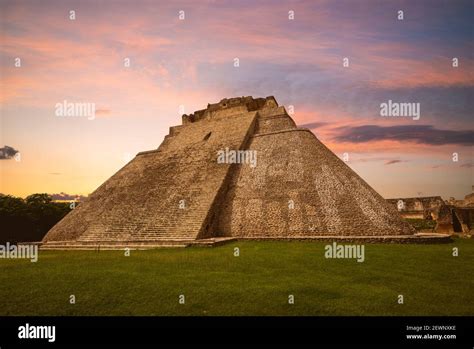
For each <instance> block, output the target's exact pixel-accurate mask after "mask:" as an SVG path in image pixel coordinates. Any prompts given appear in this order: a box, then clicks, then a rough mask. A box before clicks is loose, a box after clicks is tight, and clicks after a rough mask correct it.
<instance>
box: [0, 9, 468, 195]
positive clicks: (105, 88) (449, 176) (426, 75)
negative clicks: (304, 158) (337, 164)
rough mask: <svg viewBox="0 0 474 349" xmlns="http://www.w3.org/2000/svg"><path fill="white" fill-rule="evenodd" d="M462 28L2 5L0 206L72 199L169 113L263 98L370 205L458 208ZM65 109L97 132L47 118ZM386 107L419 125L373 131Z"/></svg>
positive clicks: (344, 13) (444, 12)
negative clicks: (358, 184) (7, 200)
mask: <svg viewBox="0 0 474 349" xmlns="http://www.w3.org/2000/svg"><path fill="white" fill-rule="evenodd" d="M71 10H73V11H75V14H76V19H75V20H70V18H69V16H70V11H71ZM399 10H402V11H403V14H404V19H403V20H398V19H397V16H398V13H397V12H398V11H399ZM179 11H184V15H185V19H184V20H180V19H179V17H178V16H179ZM289 11H294V20H290V19H289V18H288V17H289V15H288V12H289ZM473 23H474V1H457V0H449V1H438V0H430V1H418V0H412V1H380V0H372V1H353V0H348V1H337V0H335V1H258V2H257V1H172V2H171V1H98V0H96V1H51V0H44V1H5V0H1V1H0V24H1V25H0V44H1V47H0V55H1V61H0V74H1V75H0V81H1V91H0V105H1V114H0V116H1V120H0V127H1V132H0V148H1V147H3V146H5V145H6V146H10V147H13V148H15V149H16V150H18V151H19V152H20V155H21V156H20V158H19V160H20V161H17V160H15V159H14V158H9V159H1V160H0V192H1V193H4V194H12V195H17V196H26V195H29V194H32V193H38V192H46V193H50V194H53V193H60V192H64V193H69V194H82V195H87V194H89V193H91V192H92V191H93V190H95V189H96V188H97V187H98V186H99V185H100V184H102V183H103V182H104V181H105V180H106V179H107V178H109V177H110V176H111V175H112V174H114V173H115V172H116V171H117V170H118V169H119V168H121V167H122V166H123V165H125V164H126V163H127V162H128V161H129V160H130V159H131V157H133V156H134V155H135V154H136V153H137V152H139V151H143V150H149V149H154V148H157V147H158V146H159V144H160V143H161V142H162V140H163V137H164V136H165V135H166V134H167V133H168V129H169V127H170V126H173V125H178V124H180V123H181V115H180V113H179V108H180V105H183V106H184V109H185V113H192V112H193V111H195V110H198V109H203V108H205V107H206V105H207V103H215V102H218V101H219V100H221V99H222V98H225V97H234V96H249V95H252V96H254V97H266V96H270V95H273V96H275V98H276V99H277V101H278V102H279V104H280V105H284V106H286V107H287V109H288V106H290V105H292V106H294V110H295V113H294V115H293V118H294V120H295V121H296V123H297V124H298V125H301V126H304V127H309V128H311V129H312V130H313V132H314V133H315V135H316V136H317V137H318V138H319V139H320V140H321V141H322V142H323V143H325V144H326V145H327V146H328V147H329V148H330V149H331V150H332V151H334V152H335V153H336V154H337V155H338V156H340V157H341V158H342V154H343V153H345V152H347V153H348V154H349V162H348V165H349V166H351V167H352V168H353V169H354V170H355V171H356V172H357V173H358V174H359V175H360V176H361V177H362V178H364V179H365V180H366V181H367V182H368V183H369V184H370V185H371V186H372V187H373V188H374V189H376V190H377V191H378V192H379V193H380V194H381V195H382V196H384V197H386V198H391V197H409V196H420V195H421V196H430V195H441V196H443V198H445V199H447V198H449V197H451V196H453V197H456V198H458V199H460V198H463V197H464V195H466V194H468V193H470V192H471V187H472V185H473V184H474V181H473V172H474V162H473V145H474V117H473V107H474V93H473V91H474V76H473V71H474V40H473V39H474V34H473V32H474V30H473ZM344 57H347V58H349V66H348V67H343V59H344ZM454 57H456V58H458V60H459V66H458V67H453V64H452V62H453V58H454ZM16 58H20V59H21V66H20V67H16V66H15V62H16V60H15V59H16ZM126 58H129V59H130V67H126V66H124V60H125V59H126ZM235 58H238V59H239V63H240V66H239V67H234V59H235ZM64 100H67V101H68V102H90V103H95V104H96V108H97V115H96V118H95V119H94V120H88V119H87V118H85V117H58V116H56V115H55V105H56V103H62V102H63V101H64ZM388 100H392V101H394V102H414V103H420V108H421V117H420V119H419V120H413V118H411V117H382V116H380V104H381V103H384V102H387V101H388ZM289 146H290V147H291V144H290V145H289ZM453 153H457V154H458V161H457V162H455V161H453Z"/></svg>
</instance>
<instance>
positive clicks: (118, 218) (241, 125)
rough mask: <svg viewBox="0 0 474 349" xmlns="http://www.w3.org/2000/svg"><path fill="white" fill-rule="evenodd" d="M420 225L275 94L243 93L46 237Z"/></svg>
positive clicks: (106, 187)
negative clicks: (403, 216) (403, 214)
mask: <svg viewBox="0 0 474 349" xmlns="http://www.w3.org/2000/svg"><path fill="white" fill-rule="evenodd" d="M223 154H226V155H225V157H220V156H221V155H223ZM232 154H234V155H236V154H237V156H234V157H233V156H232ZM239 154H240V155H241V156H240V158H239V156H238V155H239ZM252 155H254V159H253V160H255V161H254V162H253V163H252V162H249V161H248V160H249V159H252ZM245 156H247V157H245ZM219 159H221V160H222V159H224V161H219ZM238 159H240V161H237V160H238ZM242 159H245V160H246V161H242ZM236 162H238V163H236ZM414 233H415V231H414V230H413V228H412V227H411V226H410V225H409V224H408V223H406V222H405V221H403V220H402V219H401V217H400V216H399V214H398V212H397V210H396V209H395V208H394V207H393V206H392V205H390V204H389V203H387V202H386V200H384V199H383V198H382V197H381V196H380V195H379V194H378V193H377V192H376V191H375V190H374V189H372V188H371V187H370V186H369V185H368V184H367V183H366V182H365V181H364V180H363V179H361V178H360V177H359V176H358V175H357V174H356V173H355V172H354V171H353V170H352V169H351V168H350V167H348V166H347V165H346V164H345V163H344V162H343V161H342V160H340V159H339V158H338V157H337V156H336V155H335V154H334V153H332V152H331V151H330V150H329V149H328V148H326V146H324V144H322V143H321V142H320V141H319V140H318V139H317V138H316V136H315V135H314V134H313V133H312V132H311V131H310V130H308V129H305V128H298V127H297V126H296V125H295V122H294V121H293V120H292V118H291V117H290V116H289V115H288V114H287V112H286V111H285V108H284V107H280V106H278V103H277V102H276V100H275V98H274V97H266V98H256V99H254V98H252V97H238V98H230V99H223V100H222V101H220V102H219V103H216V104H209V105H208V106H207V108H206V109H203V110H199V111H196V112H195V113H194V114H191V115H183V117H182V125H179V126H174V127H171V128H170V132H169V135H167V136H166V137H165V139H164V141H163V143H162V144H161V145H160V147H159V148H158V149H156V150H151V151H145V152H141V153H138V154H137V156H136V157H135V158H134V159H133V160H132V161H130V162H129V163H128V164H127V165H125V166H124V167H123V168H122V169H120V170H119V171H118V172H117V173H116V174H114V175H113V176H112V177H111V178H110V179H108V180H107V181H106V182H105V183H103V184H102V185H101V186H100V187H99V188H97V190H96V191H94V192H93V193H92V194H91V195H90V196H89V198H88V199H87V200H86V201H84V202H82V203H81V204H80V205H78V206H77V208H76V209H74V210H73V211H71V212H70V213H69V214H68V215H67V216H66V217H64V219H62V220H61V221H60V222H59V223H58V224H56V225H55V226H54V227H53V228H52V229H51V230H50V231H49V232H48V234H47V235H46V236H45V237H44V239H43V245H44V246H54V244H57V245H61V244H63V245H64V244H74V245H75V246H81V245H84V246H91V245H101V244H102V245H103V246H105V245H113V244H138V245H140V244H142V245H150V246H151V245H154V244H156V245H160V244H166V242H168V243H172V242H175V243H176V242H183V243H186V242H192V241H204V240H206V239H220V238H254V239H255V238H257V239H267V238H278V239H286V238H295V239H299V238H301V239H307V238H314V239H319V238H334V237H372V238H380V237H397V236H399V237H401V236H412V235H413V234H414Z"/></svg>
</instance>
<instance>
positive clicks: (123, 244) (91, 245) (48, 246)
mask: <svg viewBox="0 0 474 349" xmlns="http://www.w3.org/2000/svg"><path fill="white" fill-rule="evenodd" d="M235 240H237V239H236V238H229V237H222V238H210V239H200V240H185V239H173V240H157V241H118V242H111V241H102V242H96V241H93V242H92V241H91V242H89V241H87V242H86V241H81V242H78V241H54V242H53V241H50V242H47V243H39V246H40V250H43V251H46V250H84V251H87V250H89V251H90V250H93V251H105V250H124V249H126V248H128V249H130V250H149V249H154V248H176V247H190V246H203V247H214V246H220V245H223V244H225V243H227V242H230V241H235ZM24 244H28V243H24Z"/></svg>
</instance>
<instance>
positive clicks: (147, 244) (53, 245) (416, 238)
mask: <svg viewBox="0 0 474 349" xmlns="http://www.w3.org/2000/svg"><path fill="white" fill-rule="evenodd" d="M238 240H241V241H245V240H254V241H325V242H333V241H335V242H340V243H349V242H351V243H359V244H372V243H374V244H377V243H384V244H386V243H392V244H442V243H450V242H452V241H453V240H452V239H451V236H450V235H446V234H427V233H419V234H415V235H393V236H389V235H385V236H330V235H326V236H322V235H319V236H291V237H258V236H255V237H242V238H234V237H219V238H209V239H200V240H183V239H174V240H162V241H133V242H131V241H130V242H127V241H120V242H110V241H103V242H77V241H61V242H59V241H57V242H56V241H55V242H47V243H43V244H41V243H39V246H40V249H41V250H94V251H101V250H102V251H104V250H123V249H125V248H129V249H131V250H149V249H154V248H177V247H192V246H200V247H214V246H220V245H223V244H226V243H229V242H235V241H238ZM23 244H28V243H23ZM36 244H38V243H36Z"/></svg>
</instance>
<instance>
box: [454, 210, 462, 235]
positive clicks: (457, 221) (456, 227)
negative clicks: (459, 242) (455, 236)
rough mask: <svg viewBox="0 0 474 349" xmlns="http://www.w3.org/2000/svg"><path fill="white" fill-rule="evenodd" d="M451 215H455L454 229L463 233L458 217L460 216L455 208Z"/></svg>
mask: <svg viewBox="0 0 474 349" xmlns="http://www.w3.org/2000/svg"><path fill="white" fill-rule="evenodd" d="M451 215H452V216H453V230H454V232H455V233H462V226H461V222H460V221H459V219H458V216H457V214H456V212H455V211H454V210H451Z"/></svg>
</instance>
